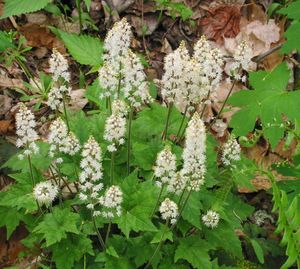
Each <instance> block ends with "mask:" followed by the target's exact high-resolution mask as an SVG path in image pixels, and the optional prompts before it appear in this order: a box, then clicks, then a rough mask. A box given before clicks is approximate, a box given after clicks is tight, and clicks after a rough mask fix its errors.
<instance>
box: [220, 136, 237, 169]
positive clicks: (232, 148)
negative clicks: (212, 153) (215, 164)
mask: <svg viewBox="0 0 300 269" xmlns="http://www.w3.org/2000/svg"><path fill="white" fill-rule="evenodd" d="M240 159H241V146H240V144H239V143H238V142H237V141H236V139H235V138H234V137H231V138H229V140H228V141H227V142H226V143H225V144H224V146H223V151H222V156H221V161H222V163H223V164H224V165H225V166H229V165H231V163H232V162H233V161H239V160H240Z"/></svg>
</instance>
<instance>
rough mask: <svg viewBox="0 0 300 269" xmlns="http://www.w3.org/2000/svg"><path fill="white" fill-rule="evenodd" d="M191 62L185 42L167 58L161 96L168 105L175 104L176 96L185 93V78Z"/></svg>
mask: <svg viewBox="0 0 300 269" xmlns="http://www.w3.org/2000/svg"><path fill="white" fill-rule="evenodd" d="M189 60H190V56H189V52H188V50H187V49H186V47H185V43H184V41H182V42H181V43H180V46H179V47H178V49H176V50H175V51H173V52H172V53H169V54H168V55H167V56H166V57H165V64H164V74H163V76H162V79H161V84H162V89H161V95H162V97H163V99H164V101H165V102H166V103H174V102H175V98H176V96H177V95H179V94H180V95H181V93H182V92H184V91H185V88H184V85H185V83H184V77H183V76H184V74H185V68H186V65H187V64H188V62H189Z"/></svg>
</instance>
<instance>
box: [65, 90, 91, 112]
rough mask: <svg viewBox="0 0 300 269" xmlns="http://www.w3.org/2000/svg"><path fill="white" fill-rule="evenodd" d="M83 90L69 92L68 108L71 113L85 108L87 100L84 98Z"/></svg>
mask: <svg viewBox="0 0 300 269" xmlns="http://www.w3.org/2000/svg"><path fill="white" fill-rule="evenodd" d="M84 92H85V89H78V90H74V91H71V100H70V103H69V107H70V109H71V110H72V111H79V110H81V109H83V108H84V107H85V105H86V104H87V103H88V100H87V99H86V98H85V97H84Z"/></svg>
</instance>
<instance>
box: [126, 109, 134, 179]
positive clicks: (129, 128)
mask: <svg viewBox="0 0 300 269" xmlns="http://www.w3.org/2000/svg"><path fill="white" fill-rule="evenodd" d="M132 117H133V108H130V112H129V120H128V138H127V175H129V174H130V153H131V125H132Z"/></svg>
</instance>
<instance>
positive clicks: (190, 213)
mask: <svg viewBox="0 0 300 269" xmlns="http://www.w3.org/2000/svg"><path fill="white" fill-rule="evenodd" d="M200 198H201V197H200V194H199V192H193V193H192V194H191V195H190V197H189V200H188V202H187V203H186V206H185V208H184V210H183V212H182V218H183V219H184V220H186V221H188V222H189V223H190V224H192V225H194V226H195V227H197V228H199V229H201V224H200V213H201V211H200V210H201V209H202V204H201V200H200Z"/></svg>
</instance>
